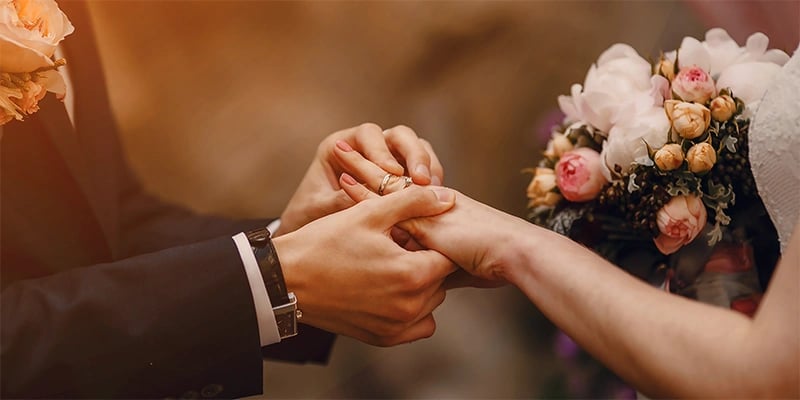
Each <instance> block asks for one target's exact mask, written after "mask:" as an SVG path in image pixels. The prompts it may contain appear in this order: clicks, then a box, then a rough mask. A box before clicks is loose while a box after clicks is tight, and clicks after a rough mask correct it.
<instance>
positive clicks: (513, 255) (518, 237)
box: [499, 226, 548, 287]
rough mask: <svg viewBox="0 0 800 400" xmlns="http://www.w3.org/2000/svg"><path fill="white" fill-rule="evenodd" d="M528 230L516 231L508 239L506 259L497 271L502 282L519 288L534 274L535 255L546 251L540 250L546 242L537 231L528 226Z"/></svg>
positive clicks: (533, 227)
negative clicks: (504, 281)
mask: <svg viewBox="0 0 800 400" xmlns="http://www.w3.org/2000/svg"><path fill="white" fill-rule="evenodd" d="M529 228H530V229H525V230H520V231H517V232H516V234H515V235H514V236H513V237H511V238H509V241H508V244H509V245H508V249H507V251H506V255H507V258H506V260H505V261H504V263H503V267H502V268H501V269H500V270H499V274H500V275H501V276H502V278H503V279H504V280H506V281H507V282H509V283H511V284H512V285H514V286H517V287H520V285H521V284H522V282H523V281H525V280H526V279H527V277H528V276H530V273H532V272H534V266H535V265H536V262H537V261H536V255H537V254H538V253H539V252H541V251H545V252H546V251H548V250H547V249H542V248H541V244H542V243H547V241H546V240H542V239H543V238H542V237H541V232H540V231H539V229H537V228H536V227H535V226H529Z"/></svg>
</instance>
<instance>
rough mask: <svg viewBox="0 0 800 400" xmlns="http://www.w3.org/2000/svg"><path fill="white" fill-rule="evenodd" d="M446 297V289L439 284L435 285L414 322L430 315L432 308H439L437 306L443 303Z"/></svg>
mask: <svg viewBox="0 0 800 400" xmlns="http://www.w3.org/2000/svg"><path fill="white" fill-rule="evenodd" d="M446 297H447V290H445V289H444V288H443V287H441V286H438V287H436V288H435V291H434V292H433V294H432V295H431V297H429V298H428V301H426V302H425V305H424V306H422V310H421V311H420V313H419V317H418V318H417V320H415V321H414V322H415V323H416V322H419V321H421V320H422V319H423V318H425V317H426V316H428V315H430V313H432V312H433V310H435V309H437V308H439V306H440V305H442V303H444V299H445V298H446Z"/></svg>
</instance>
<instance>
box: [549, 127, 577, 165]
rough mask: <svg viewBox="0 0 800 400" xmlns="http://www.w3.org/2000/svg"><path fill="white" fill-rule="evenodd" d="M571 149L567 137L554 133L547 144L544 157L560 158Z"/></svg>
mask: <svg viewBox="0 0 800 400" xmlns="http://www.w3.org/2000/svg"><path fill="white" fill-rule="evenodd" d="M573 147H574V146H573V144H572V142H571V141H570V140H569V139H568V138H567V135H565V134H563V133H554V134H553V137H552V139H550V141H549V142H547V149H546V150H545V151H544V155H545V157H547V158H552V159H557V158H559V157H561V155H562V154H564V153H566V152H568V151H570V150H572V148H573Z"/></svg>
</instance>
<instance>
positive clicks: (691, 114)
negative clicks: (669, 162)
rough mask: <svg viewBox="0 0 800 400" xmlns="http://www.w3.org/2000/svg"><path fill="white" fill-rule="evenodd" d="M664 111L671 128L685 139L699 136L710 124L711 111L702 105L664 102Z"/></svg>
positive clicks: (677, 101) (676, 101) (674, 101)
mask: <svg viewBox="0 0 800 400" xmlns="http://www.w3.org/2000/svg"><path fill="white" fill-rule="evenodd" d="M664 111H665V112H666V113H667V118H669V120H670V122H671V123H672V128H673V129H675V132H677V133H678V135H680V136H681V137H682V138H685V139H695V138H697V137H699V136H701V135H702V134H703V133H704V132H705V131H706V129H707V128H708V124H710V123H711V111H709V109H708V108H706V106H704V105H702V104H697V103H687V102H684V101H679V100H666V101H664Z"/></svg>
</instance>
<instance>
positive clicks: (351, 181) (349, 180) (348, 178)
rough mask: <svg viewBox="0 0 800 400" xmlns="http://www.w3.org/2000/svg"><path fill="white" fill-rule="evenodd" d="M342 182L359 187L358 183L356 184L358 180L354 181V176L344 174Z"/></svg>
mask: <svg viewBox="0 0 800 400" xmlns="http://www.w3.org/2000/svg"><path fill="white" fill-rule="evenodd" d="M342 180H343V181H344V183H346V184H348V185H351V186H352V185H358V182H356V180H355V179H353V177H352V176H350V175H348V174H346V173H344V174H342Z"/></svg>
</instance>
